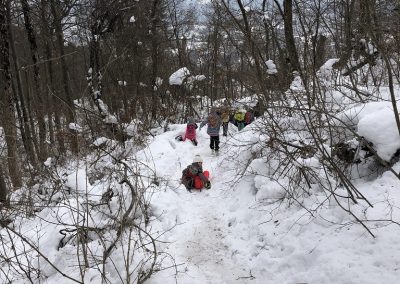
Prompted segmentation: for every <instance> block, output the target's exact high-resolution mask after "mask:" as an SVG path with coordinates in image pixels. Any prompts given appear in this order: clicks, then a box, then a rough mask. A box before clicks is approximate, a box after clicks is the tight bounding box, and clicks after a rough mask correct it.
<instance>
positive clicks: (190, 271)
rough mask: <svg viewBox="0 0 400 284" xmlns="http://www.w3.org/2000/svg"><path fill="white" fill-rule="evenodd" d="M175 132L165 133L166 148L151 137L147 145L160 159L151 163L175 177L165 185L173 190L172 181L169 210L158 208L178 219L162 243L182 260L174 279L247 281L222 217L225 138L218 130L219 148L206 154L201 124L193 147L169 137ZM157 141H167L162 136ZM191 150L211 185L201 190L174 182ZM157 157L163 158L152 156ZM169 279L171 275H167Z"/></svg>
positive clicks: (243, 266)
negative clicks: (172, 197) (199, 158)
mask: <svg viewBox="0 0 400 284" xmlns="http://www.w3.org/2000/svg"><path fill="white" fill-rule="evenodd" d="M181 131H183V130H181ZM177 134H179V131H173V132H172V133H171V135H170V136H167V137H168V138H167V139H168V144H169V145H170V146H171V147H170V148H169V149H168V150H165V147H164V148H163V147H157V143H156V145H155V147H154V149H152V154H153V155H154V156H155V157H154V158H155V161H158V162H159V163H160V164H157V162H156V168H158V169H163V173H164V177H165V178H170V179H172V180H174V181H175V183H174V184H172V186H171V188H169V189H167V190H174V189H173V186H174V185H175V186H176V189H175V192H176V202H177V203H178V204H174V205H171V204H170V205H169V207H170V208H171V209H172V212H171V211H169V212H164V214H172V215H173V214H176V219H177V220H178V225H177V226H176V227H175V228H174V229H173V232H172V233H171V235H170V236H169V238H168V241H170V242H171V243H170V244H169V245H168V246H167V247H166V251H167V252H168V253H169V254H171V255H172V256H173V258H174V260H175V263H176V264H178V265H182V266H178V270H179V271H180V272H181V273H178V275H177V277H176V281H177V283H216V284H219V283H220V284H225V283H247V281H246V280H245V279H246V278H245V277H247V276H249V268H247V267H246V265H245V264H244V263H243V262H242V261H241V260H240V258H238V257H237V256H236V254H237V253H238V250H237V248H235V247H234V246H235V244H237V243H235V242H232V241H231V240H230V238H229V237H228V236H229V235H230V225H231V224H230V223H229V220H228V219H227V214H226V213H227V212H225V211H226V210H227V208H226V207H225V206H224V204H225V203H226V199H227V198H229V196H228V193H227V191H226V187H227V185H226V180H225V178H224V177H223V176H224V169H223V168H221V167H220V164H221V163H220V161H221V159H223V158H224V157H223V155H224V152H225V151H226V149H224V146H225V144H226V140H227V138H226V137H223V136H221V151H220V152H221V153H220V155H219V156H215V155H213V154H211V149H210V148H209V137H208V135H207V134H206V133H205V129H203V130H202V131H201V132H200V133H198V141H199V145H198V146H197V147H195V146H193V145H191V143H190V142H189V141H186V142H177V141H174V140H173V137H174V136H175V135H177ZM159 143H162V144H163V145H167V143H165V141H164V142H163V141H159ZM153 144H154V143H153ZM162 149H164V150H162ZM196 154H200V155H201V156H202V158H203V160H204V163H203V169H204V170H209V171H210V174H211V178H210V179H211V182H212V188H211V189H210V190H206V189H203V190H202V191H201V192H200V191H197V190H193V191H192V193H190V192H188V191H187V190H186V189H185V188H184V186H183V185H180V186H178V180H179V179H180V176H181V172H182V170H183V169H184V168H185V167H186V166H187V165H189V164H190V163H191V162H192V159H193V157H194V156H195V155H196ZM167 155H170V156H171V160H170V161H169V163H168V165H166V164H163V163H162V161H164V163H165V161H168V160H169V158H167V157H166V156H167ZM158 157H163V159H157V158H158ZM166 206H168V205H166ZM175 206H178V207H179V210H178V211H175V210H174V209H173V207H175ZM160 207H161V206H160ZM170 217H171V216H170ZM182 267H184V269H182ZM169 273H171V271H169ZM156 278H157V279H159V278H158V277H156ZM157 279H153V281H154V282H153V281H152V280H150V283H159V282H158V281H159V280H157ZM164 280H165V281H163V283H170V282H169V281H170V280H168V279H166V278H165V279H164ZM171 283H175V281H172V280H171ZM252 283H255V282H254V281H252Z"/></svg>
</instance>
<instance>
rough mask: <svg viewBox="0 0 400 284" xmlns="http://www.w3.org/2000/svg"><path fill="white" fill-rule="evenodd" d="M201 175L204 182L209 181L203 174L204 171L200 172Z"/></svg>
mask: <svg viewBox="0 0 400 284" xmlns="http://www.w3.org/2000/svg"><path fill="white" fill-rule="evenodd" d="M199 177H200V178H201V180H202V181H203V182H207V181H208V178H207V177H206V176H205V175H204V174H203V172H201V173H199Z"/></svg>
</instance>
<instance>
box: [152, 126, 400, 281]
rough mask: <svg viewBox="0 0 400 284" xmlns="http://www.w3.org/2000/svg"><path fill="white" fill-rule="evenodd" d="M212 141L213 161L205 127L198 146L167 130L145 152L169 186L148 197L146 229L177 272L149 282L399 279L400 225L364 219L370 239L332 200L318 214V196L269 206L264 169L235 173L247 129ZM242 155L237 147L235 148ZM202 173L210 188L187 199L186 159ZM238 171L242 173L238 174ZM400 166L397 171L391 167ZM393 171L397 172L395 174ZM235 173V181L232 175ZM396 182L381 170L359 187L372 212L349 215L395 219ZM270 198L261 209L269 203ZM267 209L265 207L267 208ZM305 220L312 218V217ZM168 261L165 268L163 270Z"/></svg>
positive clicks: (274, 193) (252, 134)
mask: <svg viewBox="0 0 400 284" xmlns="http://www.w3.org/2000/svg"><path fill="white" fill-rule="evenodd" d="M230 129H231V133H230V134H231V136H228V138H226V137H222V136H221V150H220V152H221V153H220V155H219V156H218V157H216V156H213V155H212V154H211V150H210V149H209V147H208V141H209V140H208V136H207V134H206V133H205V130H204V129H203V131H201V132H200V133H198V140H199V145H198V146H197V147H195V146H193V145H192V144H191V143H190V142H176V141H175V140H174V137H175V136H176V135H177V134H179V133H180V132H183V131H184V126H175V127H174V128H172V131H170V132H167V133H165V134H162V135H159V136H157V137H156V138H155V140H154V142H153V143H152V144H151V145H150V147H149V148H148V149H147V150H146V151H149V152H150V151H151V153H152V156H153V158H154V161H155V167H156V169H157V173H158V174H159V175H161V176H163V177H165V179H167V180H170V181H171V183H170V184H169V186H168V187H166V188H165V190H163V191H160V192H158V193H157V194H156V195H155V196H154V197H153V200H152V206H153V210H154V213H155V215H156V216H157V215H158V216H160V217H159V218H157V220H155V221H154V222H153V226H154V229H155V230H159V231H160V232H161V231H163V230H168V229H169V228H173V229H171V230H170V231H168V232H167V233H165V234H164V235H163V237H162V239H161V240H162V241H163V243H162V244H161V247H162V249H163V250H165V251H166V252H168V253H169V254H170V255H171V256H172V257H173V258H174V262H175V264H176V265H177V271H175V269H166V270H164V271H162V272H159V273H157V274H155V275H154V276H153V277H152V278H151V279H150V280H149V281H148V283H163V284H165V283H199V284H200V283H396V282H397V281H398V279H399V277H400V271H399V269H400V255H399V253H398V251H399V249H400V239H399V238H398V235H399V233H400V227H399V226H398V225H397V224H394V223H390V222H374V221H371V222H368V223H367V225H368V226H370V227H371V228H373V229H372V231H373V233H374V234H375V236H376V238H372V237H371V235H369V234H368V233H367V232H366V230H365V229H364V228H362V226H360V225H358V224H356V223H354V219H353V218H351V217H350V216H349V214H347V213H346V212H345V211H344V210H342V209H341V208H339V207H338V206H337V205H336V204H335V203H334V202H332V203H329V205H326V206H323V208H318V209H317V206H318V204H319V201H322V200H324V199H325V198H326V195H325V193H323V192H316V194H315V195H313V196H311V197H309V198H308V199H307V200H306V202H307V203H308V204H306V206H307V208H312V207H313V206H314V207H315V211H314V212H309V211H307V210H306V209H304V208H302V207H301V206H299V205H295V204H292V205H291V206H290V207H289V206H288V205H287V203H286V202H278V201H276V202H273V201H274V200H276V199H274V198H278V197H280V196H281V192H282V188H281V187H280V186H279V185H278V184H277V183H276V182H273V181H271V180H269V179H268V178H267V177H265V176H262V175H256V174H254V173H262V172H263V171H264V168H265V167H266V166H265V162H264V161H263V160H261V159H256V160H255V161H253V162H252V163H251V164H250V165H249V167H247V168H246V167H243V165H240V164H234V163H239V162H238V161H237V160H234V159H232V158H233V157H235V158H236V159H239V161H240V160H241V159H242V160H243V161H245V160H246V157H247V158H248V155H249V153H248V152H249V151H248V147H247V146H242V147H238V146H237V145H240V144H248V143H249V142H250V141H253V142H254V141H257V140H258V139H260V137H259V134H258V133H257V132H256V131H252V128H251V127H247V128H245V129H244V130H243V131H242V133H237V130H236V128H235V127H234V126H232V125H231V126H230ZM240 149H242V150H240ZM196 154H200V155H201V156H202V157H203V159H204V164H203V165H204V166H203V167H204V168H205V169H208V170H210V171H211V182H212V188H211V189H210V190H203V191H202V192H193V193H189V192H188V191H186V190H185V188H184V187H183V186H182V185H179V183H178V180H179V178H180V176H181V171H182V170H183V168H184V167H185V166H186V165H188V164H189V163H191V160H192V159H193V157H194V155H196ZM242 168H243V169H245V168H246V170H245V171H244V172H243V171H242V172H241V169H242ZM398 168H399V169H400V167H398ZM399 169H398V170H399ZM240 174H244V175H243V177H242V178H239V179H238V175H240ZM399 186H400V181H399V180H398V179H397V178H396V177H395V176H394V175H392V174H390V173H389V172H386V173H385V174H384V175H383V176H382V177H380V178H379V179H377V180H375V181H373V182H369V183H366V182H363V183H362V184H360V189H361V192H362V193H363V194H364V195H366V196H367V198H368V199H369V200H370V201H371V203H373V204H374V208H367V207H366V206H365V207H361V208H358V209H357V208H355V209H354V210H355V211H356V212H358V211H357V210H359V211H360V212H361V211H363V210H365V212H363V213H362V214H365V216H366V217H368V218H369V219H371V220H378V219H388V218H392V219H393V220H399V219H400V212H399V209H397V207H398V206H399V205H400V192H399V190H398V188H399ZM268 200H270V202H268ZM268 203H270V204H269V205H268ZM311 214H313V216H312V215H311ZM169 265H173V263H168V262H166V263H164V266H166V267H167V266H169Z"/></svg>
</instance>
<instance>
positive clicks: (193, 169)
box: [181, 162, 208, 189]
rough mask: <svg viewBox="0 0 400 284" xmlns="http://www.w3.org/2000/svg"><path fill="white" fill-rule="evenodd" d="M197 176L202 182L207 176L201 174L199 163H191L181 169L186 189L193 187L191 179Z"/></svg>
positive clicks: (201, 168) (206, 180)
mask: <svg viewBox="0 0 400 284" xmlns="http://www.w3.org/2000/svg"><path fill="white" fill-rule="evenodd" d="M195 176H199V177H200V178H201V180H202V181H203V182H208V178H207V177H206V176H205V175H204V174H203V167H202V166H201V165H200V163H197V162H196V163H192V164H191V165H189V166H187V167H186V169H184V170H183V171H182V179H181V181H182V183H183V184H184V185H185V187H186V188H187V189H190V188H193V180H194V177H195Z"/></svg>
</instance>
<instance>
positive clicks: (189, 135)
mask: <svg viewBox="0 0 400 284" xmlns="http://www.w3.org/2000/svg"><path fill="white" fill-rule="evenodd" d="M196 129H197V124H196V123H195V122H194V119H193V118H189V119H188V123H187V124H186V132H185V135H183V137H182V141H185V140H186V139H189V140H190V141H192V143H193V144H194V146H197V140H196Z"/></svg>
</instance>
